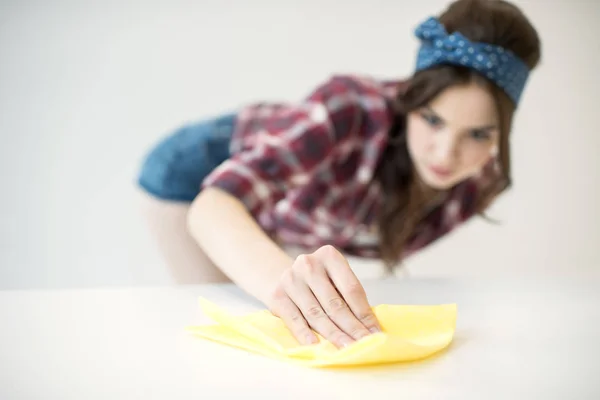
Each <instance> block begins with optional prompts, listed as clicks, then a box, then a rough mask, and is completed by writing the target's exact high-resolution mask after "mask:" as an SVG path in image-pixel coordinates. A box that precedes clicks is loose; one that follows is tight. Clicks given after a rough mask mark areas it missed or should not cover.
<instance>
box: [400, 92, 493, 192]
mask: <svg viewBox="0 0 600 400" xmlns="http://www.w3.org/2000/svg"><path fill="white" fill-rule="evenodd" d="M407 124H408V125H407V143H408V151H409V154H410V157H411V159H412V162H413V164H414V166H415V170H416V173H417V175H418V177H419V178H420V180H421V181H422V182H423V183H424V184H425V185H427V186H428V187H430V188H433V189H436V190H444V189H448V188H450V187H452V186H453V185H455V184H457V183H459V182H460V181H462V180H464V179H466V178H469V177H471V176H473V175H475V174H476V173H478V172H479V171H480V170H481V169H482V168H483V166H485V164H487V163H488V161H490V159H491V158H492V157H494V155H495V153H496V151H497V148H498V142H499V135H500V130H499V116H498V113H497V108H496V103H495V101H494V98H493V97H492V95H491V94H490V93H489V92H488V91H487V90H486V88H484V87H483V86H481V85H478V84H476V83H470V84H468V85H461V86H454V87H450V88H448V89H446V90H445V91H443V92H442V93H440V94H439V95H438V96H437V97H436V98H435V99H433V100H432V101H431V102H430V103H429V104H427V105H425V106H424V107H422V108H420V109H417V110H414V111H412V112H410V113H409V115H408V120H407Z"/></svg>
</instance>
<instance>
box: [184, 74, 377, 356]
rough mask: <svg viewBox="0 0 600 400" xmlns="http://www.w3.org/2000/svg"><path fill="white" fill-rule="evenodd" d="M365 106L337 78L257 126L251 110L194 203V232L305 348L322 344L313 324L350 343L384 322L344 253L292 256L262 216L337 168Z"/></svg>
mask: <svg viewBox="0 0 600 400" xmlns="http://www.w3.org/2000/svg"><path fill="white" fill-rule="evenodd" d="M360 105H361V102H360V101H358V100H357V96H356V94H355V93H354V92H353V90H352V88H351V85H348V84H347V82H345V81H343V80H336V79H334V80H332V81H330V82H328V83H326V84H325V85H324V86H322V87H320V88H318V89H317V90H316V91H315V92H314V93H313V94H312V95H311V96H310V97H309V99H308V101H307V102H305V103H303V104H300V105H298V106H294V107H292V106H283V107H281V108H273V109H268V110H260V112H258V113H256V115H252V113H250V114H251V115H250V118H251V119H250V121H249V122H247V121H244V118H245V117H244V116H243V117H242V123H241V124H240V125H239V126H238V128H239V129H240V130H241V131H240V135H237V138H236V140H235V141H234V143H233V145H232V148H233V154H232V156H231V157H230V158H229V159H228V160H226V161H225V162H223V163H222V164H221V165H220V166H219V167H218V168H217V169H216V170H215V171H213V173H211V174H210V175H209V176H208V177H207V178H206V179H205V180H204V182H203V190H202V191H201V194H200V195H199V196H198V197H197V199H196V200H195V201H194V203H193V205H192V207H191V208H190V213H189V230H190V232H191V235H192V236H193V237H194V238H195V240H196V241H197V242H198V244H199V245H200V246H201V247H202V249H203V250H204V252H205V253H206V254H207V255H208V256H209V257H210V258H211V259H212V261H213V262H214V263H215V264H216V266H217V267H218V268H219V269H221V270H222V271H223V272H224V273H225V274H226V275H227V276H229V278H230V279H231V280H233V281H234V282H235V283H236V284H238V285H239V286H240V287H241V288H242V289H243V290H245V291H246V292H248V293H249V294H251V295H252V296H254V297H256V298H257V299H259V300H260V301H261V302H263V303H264V304H265V305H267V307H268V308H269V309H270V310H271V311H272V312H273V314H275V315H277V316H279V317H280V318H282V320H283V321H284V322H285V323H286V325H287V326H288V327H289V328H290V330H291V331H292V333H293V334H294V336H295V337H296V338H297V339H298V340H299V341H301V342H304V343H306V344H308V343H313V342H314V341H315V340H316V336H314V333H313V332H312V330H311V329H314V330H315V331H316V332H318V333H320V334H321V335H323V336H324V337H325V338H327V339H329V340H331V341H332V342H334V343H336V344H337V345H339V346H343V345H346V344H348V343H350V342H351V341H352V340H356V339H359V338H361V337H363V336H365V335H368V334H369V333H370V331H376V330H377V329H379V327H378V324H377V321H376V319H375V316H374V314H373V313H372V310H371V307H370V306H369V303H368V301H367V298H366V294H365V292H364V289H363V287H362V285H361V284H360V282H359V281H358V279H357V278H356V276H355V275H354V273H353V272H352V269H351V268H350V266H349V265H348V262H347V260H346V259H345V258H344V256H343V255H342V254H341V253H339V252H338V251H337V250H336V249H333V248H332V247H331V246H323V247H322V248H320V249H318V250H317V251H315V252H314V253H312V254H308V255H303V256H300V257H298V258H297V259H296V260H292V259H290V257H289V256H288V255H287V254H286V253H284V251H283V250H282V249H280V248H279V247H278V246H277V245H276V244H275V243H274V242H273V241H271V239H270V238H269V237H268V236H267V234H266V233H265V232H264V231H263V230H262V228H261V227H260V226H259V225H258V223H257V222H256V220H257V219H258V218H257V217H259V216H260V215H261V214H262V213H263V212H269V211H270V209H271V208H272V207H274V206H275V205H276V204H277V202H278V201H279V200H281V199H283V198H284V197H285V194H286V193H287V192H288V191H289V190H292V189H294V187H297V185H299V184H302V182H303V181H306V177H308V176H312V175H313V174H317V173H319V172H320V171H322V170H324V169H327V168H330V165H331V163H332V162H334V160H335V159H336V157H337V150H338V149H339V145H340V143H342V142H343V141H345V140H346V139H349V138H350V136H351V135H353V134H355V133H356V131H357V130H356V129H355V128H356V126H357V125H356V124H357V123H360V118H361V111H362V110H361V107H360ZM265 111H266V112H265Z"/></svg>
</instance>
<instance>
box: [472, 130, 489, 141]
mask: <svg viewBox="0 0 600 400" xmlns="http://www.w3.org/2000/svg"><path fill="white" fill-rule="evenodd" d="M471 137H472V138H473V139H475V140H476V141H478V142H485V141H487V140H489V139H490V137H491V134H490V133H489V132H488V131H482V130H474V131H471Z"/></svg>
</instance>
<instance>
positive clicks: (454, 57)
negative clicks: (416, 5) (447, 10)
mask: <svg viewBox="0 0 600 400" xmlns="http://www.w3.org/2000/svg"><path fill="white" fill-rule="evenodd" d="M415 35H416V36H417V37H418V38H419V39H420V40H421V47H420V49H419V52H418V55H417V66H416V68H417V71H420V70H423V69H427V68H430V67H432V66H436V65H441V64H454V65H462V66H465V67H468V68H472V69H474V70H476V71H478V72H479V73H481V74H482V75H483V76H485V77H487V78H488V79H490V80H491V81H492V82H494V83H495V84H496V85H497V86H499V87H500V88H502V89H503V90H504V91H505V92H506V94H508V96H509V97H510V98H511V99H512V101H513V102H514V103H515V105H517V104H518V103H519V99H520V98H521V94H522V93H523V89H524V88H525V83H526V82H527V78H528V76H529V68H528V67H527V65H526V64H525V63H524V62H523V61H522V60H521V59H520V58H519V57H517V56H516V55H514V54H513V53H512V52H510V51H509V50H506V49H504V48H502V47H498V46H494V45H490V44H487V43H474V42H471V41H469V39H467V38H466V37H465V36H464V35H462V34H461V33H460V32H453V33H452V34H448V32H446V29H445V28H444V26H443V25H442V24H441V23H440V22H439V21H438V19H437V18H434V17H430V18H429V19H427V20H426V21H425V22H423V23H422V24H421V25H419V26H418V27H417V29H416V30H415Z"/></svg>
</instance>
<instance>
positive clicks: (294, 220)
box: [139, 0, 540, 346]
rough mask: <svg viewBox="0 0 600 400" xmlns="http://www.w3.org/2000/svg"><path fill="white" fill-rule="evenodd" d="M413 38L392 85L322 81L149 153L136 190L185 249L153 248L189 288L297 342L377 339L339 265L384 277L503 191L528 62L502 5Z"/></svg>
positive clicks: (533, 52) (458, 15) (452, 17)
mask: <svg viewBox="0 0 600 400" xmlns="http://www.w3.org/2000/svg"><path fill="white" fill-rule="evenodd" d="M415 33H416V36H417V37H418V38H419V39H420V41H421V48H420V50H419V53H418V56H417V63H416V71H415V73H414V75H413V76H412V77H410V79H408V80H406V81H400V82H380V81H377V80H375V79H372V78H368V77H357V76H335V77H333V78H332V79H330V80H329V81H327V82H325V83H323V84H322V85H320V86H319V87H317V88H316V89H315V90H314V91H313V92H312V93H311V94H310V95H309V96H308V97H307V98H306V99H305V101H303V102H301V103H299V104H295V105H290V104H256V105H252V106H249V107H247V108H244V109H243V110H240V111H239V112H237V113H235V114H232V115H225V116H221V117H219V118H216V119H214V120H210V121H202V122H201V123H198V124H192V125H190V126H187V127H184V128H182V129H180V130H179V131H177V132H176V133H175V134H173V135H171V136H170V137H169V138H167V139H166V140H165V141H164V142H163V143H161V144H160V145H159V146H157V147H156V148H155V149H154V150H153V152H152V153H151V154H150V155H149V156H148V158H147V160H146V162H145V164H144V168H143V169H142V172H141V175H140V179H139V182H140V184H141V186H142V187H143V188H144V189H146V191H147V192H148V193H150V194H152V195H153V197H154V198H158V199H160V201H161V204H162V208H161V209H162V210H163V211H161V212H165V213H170V212H173V210H175V211H174V214H172V215H171V217H170V218H165V219H161V221H163V222H162V223H164V224H170V223H171V224H173V223H181V224H182V225H183V223H186V224H187V227H188V231H189V236H187V237H186V236H185V235H187V233H186V234H180V236H178V237H177V243H178V244H181V245H182V244H184V243H193V245H194V246H195V248H194V250H193V251H192V250H187V251H185V252H184V251H181V250H177V249H173V248H172V247H171V248H170V250H168V251H165V253H166V254H167V255H168V254H171V256H172V255H173V254H175V255H178V256H179V258H180V259H181V258H182V257H193V256H194V254H195V255H196V256H197V257H204V262H202V263H201V262H199V261H197V260H198V258H194V259H193V260H194V261H193V262H194V263H195V265H194V268H195V269H196V270H197V271H202V272H201V274H202V281H207V282H208V281H213V282H214V281H219V280H222V279H226V278H229V279H231V280H232V281H233V282H235V283H236V284H237V285H239V286H240V287H241V288H242V289H244V290H245V291H247V292H248V293H250V294H251V295H253V296H254V297H256V298H257V299H259V300H260V301H262V302H263V303H264V304H265V305H266V306H267V307H268V308H269V309H270V310H271V312H273V313H274V314H275V315H277V316H279V317H280V318H282V320H283V321H284V322H285V323H286V325H287V326H288V327H289V329H290V330H291V332H292V333H293V334H294V336H295V337H296V338H297V339H298V340H299V342H300V343H302V344H310V343H314V342H315V341H316V340H318V339H317V337H316V336H315V334H314V333H315V332H317V333H319V334H321V335H322V336H323V337H324V338H326V339H328V340H330V341H331V342H333V343H334V344H336V345H337V346H345V345H347V344H349V343H351V342H352V341H354V340H357V339H360V338H361V337H364V336H365V335H368V334H369V333H370V332H377V331H378V330H380V326H379V325H378V322H377V320H376V318H375V317H374V316H373V314H372V312H371V308H370V305H369V303H368V300H367V297H366V295H365V291H364V289H363V287H362V286H361V284H360V282H359V281H358V279H357V278H356V276H355V275H354V274H353V272H352V270H351V268H350V266H349V265H348V262H347V260H346V258H345V257H344V255H343V254H355V255H359V256H365V257H366V256H369V257H377V258H381V259H383V260H384V261H385V263H386V265H387V266H388V267H390V268H391V267H392V266H393V265H395V264H396V263H398V262H400V261H401V260H402V259H404V258H405V257H407V256H408V255H410V254H411V253H413V252H415V251H417V250H419V249H422V248H423V247H424V246H426V245H428V244H430V243H432V242H433V241H434V240H436V239H438V238H440V237H441V236H443V235H445V234H447V233H449V232H450V231H452V230H453V229H454V228H455V227H456V226H458V225H459V224H461V223H462V222H464V221H466V220H467V219H469V218H470V217H472V216H474V215H475V214H481V213H483V212H484V211H485V209H486V208H487V207H488V206H489V205H490V204H491V203H492V202H493V200H494V199H495V198H496V197H497V196H498V194H500V193H501V192H502V191H504V190H505V189H507V188H508V187H509V185H510V157H509V137H510V134H509V133H510V130H511V124H512V119H513V113H514V111H515V109H516V108H517V106H518V105H519V101H520V99H521V96H522V92H523V89H524V87H525V83H526V81H527V79H528V77H529V74H530V72H531V71H532V70H533V69H534V68H535V67H536V66H537V64H538V62H539V59H540V41H539V38H538V35H537V32H536V30H535V29H534V28H533V27H532V25H531V24H530V23H529V21H528V20H527V18H526V17H525V16H524V15H523V14H522V13H521V11H520V10H519V9H518V8H516V7H515V6H514V5H512V4H509V3H507V2H505V1H500V0H489V1H486V0H458V1H456V2H454V3H452V4H451V5H450V6H449V8H448V9H447V10H446V11H445V12H444V13H442V14H441V16H440V17H439V18H433V17H432V18H429V19H427V20H426V21H424V22H423V23H421V24H420V25H419V26H418V27H417V29H416V31H415ZM200 188H202V190H201V191H200ZM188 203H190V204H191V205H189V210H188V208H187V204H188ZM169 204H171V205H169ZM176 204H180V205H181V204H184V205H185V206H184V207H183V208H182V207H181V206H178V205H176ZM169 207H171V210H170V211H164V210H168V209H169ZM178 207H179V208H178ZM165 215H166V214H165ZM184 219H185V220H184ZM177 221H179V222H177ZM163 227H164V226H163ZM158 231H159V232H160V231H161V230H160V229H159V230H158ZM163 239H164V238H163ZM163 239H161V240H159V242H160V243H163V244H164V243H167V242H169V241H168V240H163ZM170 239H171V240H170V243H172V242H173V238H172V237H171V238H170ZM281 245H294V246H302V248H304V249H306V251H305V254H303V255H301V256H299V257H297V258H295V259H293V258H291V257H290V256H289V255H288V254H287V253H286V252H285V251H284V250H282V248H281V247H280V246H281ZM192 252H193V253H194V254H192ZM209 259H210V260H211V262H208V260H209Z"/></svg>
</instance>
